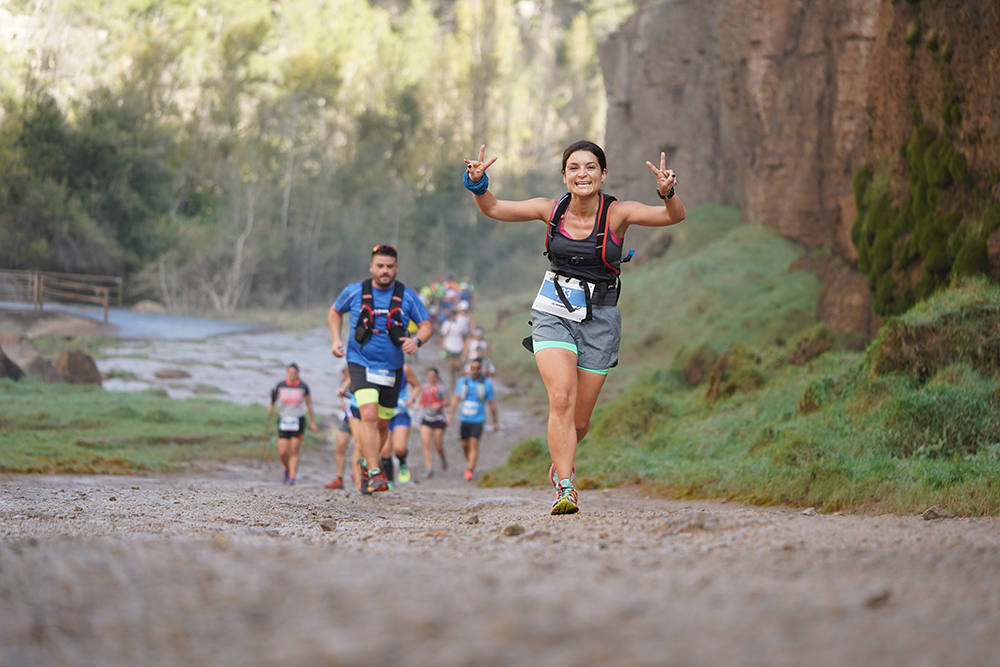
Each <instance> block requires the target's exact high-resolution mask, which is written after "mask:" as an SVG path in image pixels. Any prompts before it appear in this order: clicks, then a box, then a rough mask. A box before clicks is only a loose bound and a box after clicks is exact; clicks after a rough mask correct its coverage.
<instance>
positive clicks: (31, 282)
mask: <svg viewBox="0 0 1000 667" xmlns="http://www.w3.org/2000/svg"><path fill="white" fill-rule="evenodd" d="M122 288H123V284H122V277H121V276H98V275H87V274H81V273H56V272H54V271H0V299H2V300H6V301H30V302H31V303H33V304H34V305H35V310H42V309H43V307H44V305H45V302H46V301H49V302H55V303H89V304H93V305H96V306H101V307H102V308H103V311H104V321H105V322H107V321H108V306H109V305H110V304H111V303H115V304H116V305H119V306H120V305H121V304H122V292H123V291H124V290H123V289H122Z"/></svg>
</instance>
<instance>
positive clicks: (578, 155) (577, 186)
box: [563, 151, 608, 195]
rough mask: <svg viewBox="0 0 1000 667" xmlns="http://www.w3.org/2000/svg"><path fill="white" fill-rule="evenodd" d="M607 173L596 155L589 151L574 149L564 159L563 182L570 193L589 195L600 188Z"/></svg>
mask: <svg viewBox="0 0 1000 667" xmlns="http://www.w3.org/2000/svg"><path fill="white" fill-rule="evenodd" d="M607 175H608V172H607V170H606V169H601V163H600V162H598V160H597V156H596V155H594V154H593V153H591V152H590V151H575V152H573V153H571V154H570V156H569V159H567V160H566V168H565V169H564V170H563V182H564V183H565V184H566V188H567V189H568V190H569V191H570V192H571V193H573V194H579V195H589V194H593V193H595V192H597V191H598V190H600V189H601V186H602V185H603V184H604V179H605V178H606V177H607Z"/></svg>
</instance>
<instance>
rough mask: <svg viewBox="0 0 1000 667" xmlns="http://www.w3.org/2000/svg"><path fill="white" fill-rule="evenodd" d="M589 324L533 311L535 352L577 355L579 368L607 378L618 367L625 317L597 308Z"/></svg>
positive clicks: (615, 308)
mask: <svg viewBox="0 0 1000 667" xmlns="http://www.w3.org/2000/svg"><path fill="white" fill-rule="evenodd" d="M592 313H593V317H592V318H591V320H590V321H589V322H573V321H571V320H567V319H565V318H562V317H559V316H558V315H550V314H549V313H543V312H542V311H540V310H532V311H531V342H532V346H533V347H534V348H535V352H538V351H539V350H544V349H546V348H549V347H557V348H562V349H564V350H570V351H571V352H573V353H575V354H576V366H577V368H581V369H583V370H585V371H590V372H592V373H600V374H602V375H606V374H607V372H608V369H609V368H614V367H615V366H617V365H618V346H619V345H621V342H622V315H621V312H620V311H619V310H618V306H593V308H592Z"/></svg>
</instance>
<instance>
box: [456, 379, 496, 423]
mask: <svg viewBox="0 0 1000 667" xmlns="http://www.w3.org/2000/svg"><path fill="white" fill-rule="evenodd" d="M455 395H456V396H458V398H459V399H460V401H459V404H458V408H459V410H458V411H459V413H460V415H461V417H460V419H461V421H464V422H468V423H470V424H482V423H483V422H485V421H486V403H488V402H489V401H492V400H493V383H492V382H491V381H490V379H489V378H480V379H479V380H475V379H473V378H470V377H469V376H465V377H463V378H459V380H458V384H457V385H455Z"/></svg>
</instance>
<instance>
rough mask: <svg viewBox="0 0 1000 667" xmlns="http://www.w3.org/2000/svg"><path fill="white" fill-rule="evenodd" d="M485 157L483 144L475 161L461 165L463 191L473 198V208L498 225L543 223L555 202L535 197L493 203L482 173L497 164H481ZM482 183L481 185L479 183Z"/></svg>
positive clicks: (494, 160) (493, 160) (487, 181)
mask: <svg viewBox="0 0 1000 667" xmlns="http://www.w3.org/2000/svg"><path fill="white" fill-rule="evenodd" d="M485 154H486V144H483V145H482V146H480V147H479V158H478V159H476V160H466V161H465V177H464V180H463V182H464V183H465V187H466V188H468V189H469V191H470V192H472V194H473V195H474V196H475V198H476V206H478V207H479V211H480V212H481V213H482V214H483V215H485V216H487V217H489V218H493V219H494V220H500V221H501V222H528V221H529V220H541V221H542V222H545V221H547V220H548V219H549V215H550V214H551V213H552V208H553V207H554V206H555V201H553V200H551V199H546V198H545V197H535V198H534V199H523V200H520V201H511V200H504V199H497V198H496V197H494V196H493V193H492V192H490V191H489V190H488V189H487V188H488V187H489V177H488V176H486V169H487V168H488V167H489V166H490V165H491V164H493V163H494V162H496V161H497V159H496V158H495V157H493V158H490V160H489V161H488V162H483V158H484V156H485ZM484 178H485V179H486V181H485V182H484V181H483V179H484Z"/></svg>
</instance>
